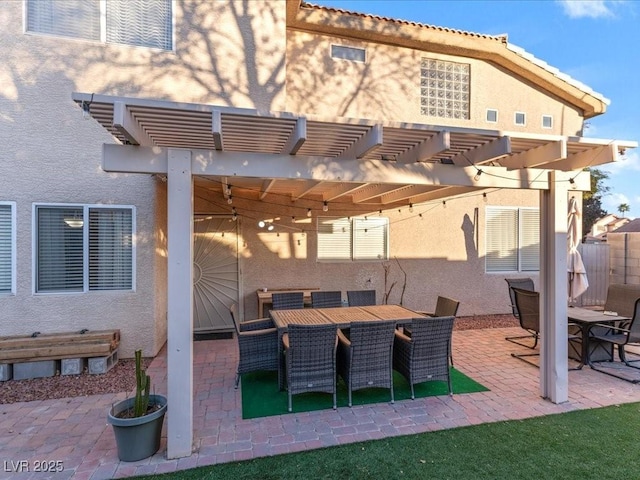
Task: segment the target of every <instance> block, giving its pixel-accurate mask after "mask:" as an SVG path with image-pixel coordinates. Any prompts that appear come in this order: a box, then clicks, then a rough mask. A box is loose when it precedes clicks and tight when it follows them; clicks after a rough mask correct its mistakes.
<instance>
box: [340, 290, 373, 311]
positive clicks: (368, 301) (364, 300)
mask: <svg viewBox="0 0 640 480" xmlns="http://www.w3.org/2000/svg"><path fill="white" fill-rule="evenodd" d="M347 299H348V300H349V306H350V307H361V306H367V305H375V304H376V291H375V290H349V291H347Z"/></svg>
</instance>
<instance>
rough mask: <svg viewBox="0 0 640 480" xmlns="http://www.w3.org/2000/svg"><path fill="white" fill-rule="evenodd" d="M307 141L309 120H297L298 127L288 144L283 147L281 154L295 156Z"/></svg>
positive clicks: (292, 133) (295, 128)
mask: <svg viewBox="0 0 640 480" xmlns="http://www.w3.org/2000/svg"><path fill="white" fill-rule="evenodd" d="M306 140H307V119H306V118H305V117H300V118H298V119H297V120H296V126H295V127H294V128H293V131H292V132H291V135H290V136H289V139H288V140H287V143H285V145H284V147H282V152H281V153H286V154H288V155H295V154H296V153H297V152H298V150H300V147H302V144H303V143H304V142H306Z"/></svg>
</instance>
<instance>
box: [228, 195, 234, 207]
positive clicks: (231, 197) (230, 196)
mask: <svg viewBox="0 0 640 480" xmlns="http://www.w3.org/2000/svg"><path fill="white" fill-rule="evenodd" d="M227 203H228V204H229V205H231V204H232V203H233V196H232V195H229V198H227Z"/></svg>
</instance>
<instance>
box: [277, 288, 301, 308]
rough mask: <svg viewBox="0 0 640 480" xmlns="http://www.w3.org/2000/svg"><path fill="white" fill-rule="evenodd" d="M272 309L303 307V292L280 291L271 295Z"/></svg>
mask: <svg viewBox="0 0 640 480" xmlns="http://www.w3.org/2000/svg"><path fill="white" fill-rule="evenodd" d="M271 302H272V303H273V310H294V309H297V308H304V293H303V292H280V293H273V294H272V295H271Z"/></svg>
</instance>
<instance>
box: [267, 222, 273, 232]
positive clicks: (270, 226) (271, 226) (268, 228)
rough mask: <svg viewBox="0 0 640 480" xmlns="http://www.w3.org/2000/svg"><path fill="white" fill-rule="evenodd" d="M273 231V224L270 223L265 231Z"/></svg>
mask: <svg viewBox="0 0 640 480" xmlns="http://www.w3.org/2000/svg"><path fill="white" fill-rule="evenodd" d="M273 229H274V226H273V224H271V223H270V224H269V226H268V227H267V230H269V231H272V230H273Z"/></svg>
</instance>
